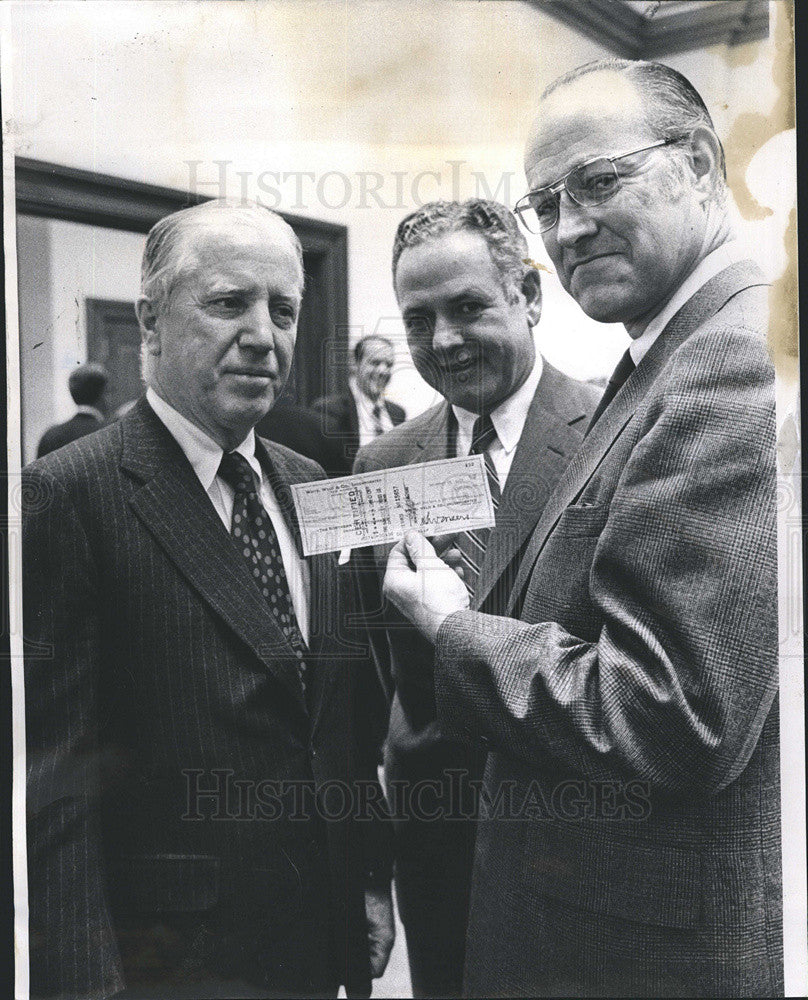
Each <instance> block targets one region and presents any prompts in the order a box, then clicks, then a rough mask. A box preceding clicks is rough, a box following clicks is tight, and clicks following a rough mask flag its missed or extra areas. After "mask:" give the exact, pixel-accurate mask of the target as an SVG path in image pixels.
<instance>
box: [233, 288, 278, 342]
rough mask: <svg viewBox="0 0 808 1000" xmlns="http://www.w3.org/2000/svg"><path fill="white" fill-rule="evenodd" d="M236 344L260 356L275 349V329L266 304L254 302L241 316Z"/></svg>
mask: <svg viewBox="0 0 808 1000" xmlns="http://www.w3.org/2000/svg"><path fill="white" fill-rule="evenodd" d="M238 342H239V346H240V347H244V348H249V349H251V350H253V351H256V352H258V353H262V354H266V353H267V352H268V351H273V350H274V349H275V328H274V326H273V323H272V317H271V316H270V313H269V306H268V304H267V303H266V302H260V301H259V302H254V303H253V304H252V305H251V306H250V308H249V309H248V310H247V311H246V312H245V313H244V314H243V316H242V322H241V325H240V327H239V335H238Z"/></svg>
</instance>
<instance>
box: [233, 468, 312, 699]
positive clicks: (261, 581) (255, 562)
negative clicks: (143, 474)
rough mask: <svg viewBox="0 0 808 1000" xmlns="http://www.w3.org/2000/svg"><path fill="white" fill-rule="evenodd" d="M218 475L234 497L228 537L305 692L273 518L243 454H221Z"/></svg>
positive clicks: (300, 644)
mask: <svg viewBox="0 0 808 1000" xmlns="http://www.w3.org/2000/svg"><path fill="white" fill-rule="evenodd" d="M219 475H220V476H221V478H222V479H223V480H224V481H225V482H226V483H227V484H228V485H229V486H232V488H233V491H234V494H235V495H234V497H233V519H232V522H231V527H230V534H231V536H232V538H233V541H234V542H236V544H237V545H238V547H239V550H240V551H241V554H242V555H243V556H244V558H245V559H246V560H247V563H248V565H249V567H250V570H251V571H252V575H253V579H254V580H255V583H256V585H257V586H258V588H259V590H260V591H261V593H262V594H263V595H264V597H265V598H266V600H267V603H268V605H269V607H270V610H271V611H272V614H273V615H274V616H275V620H276V621H277V623H278V625H279V626H280V627H281V629H282V631H283V634H284V635H285V636H286V638H287V640H288V642H289V645H290V646H291V647H292V649H293V650H294V652H295V657H296V658H297V670H298V675H299V677H300V683H301V685H302V686H303V690H304V692H305V690H306V660H305V657H306V653H307V649H306V644H305V642H304V641H303V636H302V635H301V634H300V628H299V627H298V624H297V618H296V617H295V609H294V605H293V604H292V594H291V592H290V590H289V582H288V580H287V579H286V571H285V570H284V568H283V559H282V558H281V550H280V546H279V545H278V536H277V535H276V534H275V528H274V527H273V524H272V519H271V518H270V516H269V514H268V513H267V512H266V510H265V509H264V505H263V504H262V503H261V501H260V500H259V498H258V492H257V487H256V482H255V476H254V475H253V470H252V469H251V468H250V464H249V462H248V461H247V459H246V458H244V456H243V455H240V454H239V453H238V452H235V451H231V452H225V454H224V455H222V461H221V464H220V465H219Z"/></svg>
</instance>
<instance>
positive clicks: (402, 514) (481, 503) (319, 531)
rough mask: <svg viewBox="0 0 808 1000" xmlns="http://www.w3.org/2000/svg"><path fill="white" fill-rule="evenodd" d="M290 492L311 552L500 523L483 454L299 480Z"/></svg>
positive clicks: (305, 547)
mask: <svg viewBox="0 0 808 1000" xmlns="http://www.w3.org/2000/svg"><path fill="white" fill-rule="evenodd" d="M292 497H293V499H294V504H295V509H296V511H297V519H298V523H299V525H300V534H301V536H302V541H303V553H304V555H307V556H310V555H318V554H320V553H321V552H337V551H339V550H341V549H354V548H360V547H361V546H363V545H383V544H384V543H386V542H397V541H398V540H399V539H400V538H402V537H403V536H404V534H405V532H407V531H409V529H410V528H415V529H416V530H417V531H420V532H422V533H423V534H425V535H449V534H453V533H454V532H457V531H469V530H472V529H474V528H489V527H492V526H493V524H494V505H493V503H492V502H491V491H490V489H489V487H488V476H487V475H486V471H485V461H484V459H483V456H482V455H469V456H467V457H466V458H447V459H443V460H440V461H437V462H424V463H423V464H422V465H403V466H399V467H398V468H395V469H381V470H379V471H378V472H363V473H362V474H361V475H359V476H344V477H343V478H341V479H321V480H318V481H317V482H314V483H297V484H295V485H293V486H292Z"/></svg>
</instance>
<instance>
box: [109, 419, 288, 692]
mask: <svg viewBox="0 0 808 1000" xmlns="http://www.w3.org/2000/svg"><path fill="white" fill-rule="evenodd" d="M122 432H123V453H122V458H121V467H122V469H123V470H124V471H125V472H128V473H130V474H132V475H134V476H135V477H137V478H138V479H140V480H141V482H142V485H141V486H140V488H139V489H138V490H137V491H136V492H135V493H134V494H133V496H132V497H131V498H130V504H131V506H132V507H133V509H134V511H135V513H136V514H137V516H138V517H139V518H140V519H141V521H142V522H143V523H144V525H145V526H146V528H147V529H148V530H149V531H150V532H151V534H152V535H153V536H154V537H155V538H156V540H157V541H158V543H159V544H160V546H161V547H162V548H163V550H164V551H165V552H166V554H167V555H168V557H169V558H170V559H171V560H172V561H173V562H174V564H175V565H176V566H177V568H178V569H179V571H180V572H181V573H182V574H183V576H184V577H185V579H186V580H187V581H188V583H189V584H190V585H191V586H192V587H193V588H194V590H196V591H197V593H198V594H199V595H200V596H201V597H202V598H203V600H205V601H206V603H207V604H208V605H209V606H210V607H211V608H212V610H213V611H214V612H215V613H216V614H217V615H218V616H219V617H220V618H222V619H223V621H225V622H226V624H227V625H228V626H229V627H230V628H231V629H232V630H233V631H234V632H235V633H236V635H238V637H239V638H240V639H241V640H242V641H243V642H245V643H246V645H247V646H248V647H249V648H250V649H251V650H252V651H253V653H255V655H256V656H257V657H258V659H259V660H261V661H262V662H263V663H264V665H265V666H266V668H267V669H268V670H269V671H270V672H271V673H272V674H273V675H274V676H276V677H277V678H278V680H279V681H280V682H281V683H282V684H283V685H284V686H285V687H286V688H287V689H288V690H289V692H290V693H291V694H292V696H293V697H294V698H295V700H296V701H297V702H298V703H299V704H300V705H301V707H304V706H303V699H302V694H301V691H300V682H299V679H298V677H297V670H296V667H295V665H294V662H293V659H294V654H293V651H292V649H291V647H290V646H289V644H288V642H287V640H286V637H285V636H284V634H283V632H282V631H281V629H280V628H279V626H278V625H277V623H276V622H275V619H274V616H273V615H272V614H271V613H270V612H269V609H268V608H267V605H266V602H265V600H264V598H263V596H262V595H261V593H260V591H259V590H258V588H257V587H256V586H255V583H254V581H253V579H252V576H251V575H250V571H249V568H248V566H247V563H246V561H245V560H244V559H243V558H242V557H241V555H240V553H239V552H238V550H237V549H236V547H235V545H234V544H233V541H232V539H231V538H230V536H229V534H228V532H227V530H226V529H225V527H224V525H223V524H222V522H221V520H220V519H219V516H218V515H217V513H216V511H215V509H214V507H213V504H212V503H211V502H210V499H209V497H208V495H207V494H206V493H205V491H204V489H203V488H202V485H201V483H200V482H199V480H198V479H197V477H196V474H195V473H194V470H193V469H192V467H191V465H190V463H189V462H188V460H187V458H186V457H185V454H184V453H183V451H182V449H181V448H180V446H179V445H178V444H177V442H176V441H175V440H174V438H173V437H172V435H171V434H170V433H169V431H168V430H167V429H166V427H165V426H164V425H163V423H162V422H161V421H160V420H159V418H158V417H157V416H156V415H155V414H154V412H153V411H152V409H151V407H150V406H149V405H148V403H147V402H146V401H145V399H142V400H141V401H140V402H139V403H138V404H137V405H136V406H135V407H134V408H133V409H132V410H131V411H130V413H129V414H127V415H126V416H125V417H124V418H123V420H122Z"/></svg>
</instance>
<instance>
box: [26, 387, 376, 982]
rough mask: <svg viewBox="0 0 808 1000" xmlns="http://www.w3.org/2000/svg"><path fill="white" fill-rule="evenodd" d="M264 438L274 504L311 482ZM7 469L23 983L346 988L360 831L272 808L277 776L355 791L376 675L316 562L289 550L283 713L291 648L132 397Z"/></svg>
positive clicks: (158, 430) (369, 872)
mask: <svg viewBox="0 0 808 1000" xmlns="http://www.w3.org/2000/svg"><path fill="white" fill-rule="evenodd" d="M264 447H265V448H266V453H267V455H268V457H269V460H270V462H271V467H272V470H273V472H274V475H275V477H276V479H277V483H276V484H275V485H276V489H275V491H276V493H277V494H278V497H279V500H280V502H281V504H282V506H283V505H284V503H285V501H286V499H287V497H286V496H284V491H285V490H287V491H288V484H291V483H294V482H300V481H307V480H310V479H314V478H322V477H323V472H322V470H321V469H320V468H319V466H317V465H315V463H313V462H311V461H309V460H308V459H305V458H303V457H302V456H300V455H297V454H296V453H294V452H292V451H289V450H288V449H286V448H283V447H282V446H279V445H274V444H271V443H269V442H264ZM24 482H25V496H26V501H27V503H26V510H25V515H24V550H23V557H24V588H25V589H24V621H25V636H26V642H27V648H26V671H25V685H26V726H27V746H28V766H29V784H28V833H29V837H28V866H29V904H30V935H31V981H32V996H52V995H58V996H60V997H93V998H95V997H107V996H111V995H112V994H114V993H115V992H116V991H117V990H119V989H121V988H123V987H124V986H127V987H129V988H130V989H132V988H133V987H135V988H136V986H137V983H138V980H139V979H141V978H143V977H144V976H146V975H147V976H150V977H151V980H150V981H154V980H156V981H157V982H158V983H159V982H161V981H162V980H161V976H162V975H163V972H162V971H161V969H162V965H161V962H162V963H164V966H165V977H166V978H165V982H164V983H163V989H162V992H161V993H160V995H161V996H164V997H170V996H172V995H173V994H172V979H171V977H173V976H174V975H175V973H177V966H178V964H179V966H181V971H182V970H184V972H183V974H186V975H187V974H188V972H189V969H190V971H191V972H192V973H194V974H195V975H199V976H202V977H203V979H204V977H205V976H206V975H208V974H210V975H211V976H212V975H215V976H217V977H218V978H220V979H222V980H230V979H243V980H248V981H250V982H253V983H258V984H259V985H262V986H265V987H266V990H267V995H276V994H277V993H283V994H284V995H289V994H292V995H295V994H296V995H308V996H315V995H318V994H320V993H322V992H324V991H325V992H328V990H329V989H331V988H332V987H333V994H332V995H335V994H336V982H343V983H345V984H346V985H347V989H348V993H349V995H352V994H353V995H365V996H367V995H369V992H370V975H369V962H368V950H367V929H366V922H365V913H364V899H363V890H364V888H365V886H366V884H367V882H366V879H368V878H372V877H373V876H374V872H375V876H376V877H378V876H379V873H380V871H381V870H382V869H383V867H384V865H385V863H387V866H388V867H389V859H387V858H386V857H385V855H386V853H387V852H386V848H385V847H384V843H383V839H382V837H381V835H380V832H379V828H380V826H381V824H373V823H352V822H351V819H350V817H347V818H346V817H345V816H344V815H341V814H340V812H339V809H338V808H337V807H335V804H334V803H333V802H332V803H331V804H330V805H328V807H327V808H328V811H329V815H330V816H332V817H333V821H331V822H324V821H323V820H322V819H318V817H317V815H316V814H315V811H314V809H313V807H312V804H311V797H310V796H309V798H298V799H297V803H298V804H297V807H296V812H297V816H298V819H297V820H295V819H293V818H292V813H293V812H294V811H295V802H294V801H293V800H292V799H290V798H289V795H286V797H285V798H284V797H283V796H284V791H283V788H282V786H281V785H280V783H281V782H298V783H300V784H299V786H298V793H291V794H299V795H301V796H302V795H305V794H306V793H305V792H304V791H302V789H305V787H309V788H310V789H312V790H313V789H314V788H322V787H324V786H326V785H327V783H332V784H333V783H334V782H341V783H343V788H344V787H345V786H346V783H349V782H353V781H354V780H356V779H357V778H365V779H367V780H368V782H375V760H374V755H373V751H372V748H371V747H370V744H369V741H368V740H365V739H364V738H363V737H362V733H363V724H364V723H363V720H364V718H365V716H366V715H367V713H366V712H365V711H364V710H363V709H362V708H361V706H360V705H359V704H358V699H361V697H362V692H364V691H367V690H368V688H369V681H372V680H373V678H374V677H375V672H374V671H373V668H372V666H369V665H368V661H367V659H363V658H362V657H357V649H356V647H355V646H352V645H351V643H350V636H349V635H347V634H346V635H343V630H342V617H341V616H342V615H343V614H344V613H345V612H346V610H347V607H348V605H347V604H346V596H345V595H346V587H347V582H348V581H347V579H346V575H345V574H343V573H342V571H338V569H337V566H336V559H335V557H333V556H332V555H327V556H317V557H314V558H313V559H311V560H310V569H311V594H312V597H311V600H312V615H311V624H312V628H311V632H312V636H311V641H310V649H311V656H310V662H311V664H312V666H311V671H310V674H309V677H308V685H307V687H308V691H307V694H308V705H306V704H305V703H304V699H303V695H302V690H301V687H300V684H299V680H298V677H297V667H296V665H295V659H294V651H293V650H292V649H291V647H290V646H289V644H288V642H287V640H286V638H285V637H284V635H283V633H282V632H281V630H280V628H279V627H278V625H277V624H276V622H275V619H274V617H273V616H272V615H271V614H270V613H269V611H268V609H267V606H266V603H265V601H264V598H263V596H262V595H261V592H260V590H259V589H258V588H257V587H256V586H255V584H254V582H253V579H252V577H251V575H250V572H249V569H248V566H247V563H246V561H245V560H244V559H243V558H242V556H241V553H240V552H239V551H238V550H237V549H236V547H235V546H234V544H233V542H232V540H231V538H230V537H229V536H228V533H227V531H226V530H225V528H224V526H223V525H222V523H221V521H220V520H219V518H218V516H217V514H216V512H215V510H214V508H213V505H212V504H211V503H210V500H209V498H208V497H207V495H206V494H205V492H204V490H203V489H202V487H201V485H200V483H199V481H198V479H197V477H196V475H195V473H194V471H193V469H192V468H191V465H190V464H189V462H188V461H187V459H186V457H185V455H184V454H183V452H182V451H181V449H180V448H179V446H178V445H177V443H176V441H175V440H174V438H173V437H172V436H171V434H170V433H169V432H168V431H167V430H166V428H165V427H164V425H163V424H162V423H161V422H160V421H159V419H158V418H157V417H156V416H155V414H154V412H153V411H152V410H151V408H150V407H149V406H148V404H147V403H146V401H145V400H141V401H140V402H139V403H138V404H137V405H136V406H135V407H134V408H133V410H132V411H130V413H128V414H127V415H126V416H125V417H124V418H123V419H122V420H121V421H120V422H118V423H116V424H113V425H110V426H109V427H107V428H105V429H104V430H102V431H100V432H98V433H96V434H93V435H90V436H89V437H85V438H83V439H81V440H80V441H77V442H75V443H73V444H71V445H68V446H67V447H66V448H63V449H60V450H59V451H57V452H55V453H53V454H52V455H49V456H48V457H46V458H43V459H41V460H39V461H37V462H35V463H34V464H32V465H31V466H29V467H28V468H27V469H26V470H25V471H24ZM290 523H291V524H292V527H293V528H294V523H293V522H290ZM363 664H365V665H367V667H368V673H369V674H372V675H373V676H372V677H370V678H366V677H360V674H361V671H362V665H363ZM288 787H289V786H288V785H287V788H288ZM205 793H211V794H205ZM378 797H379V798H380V797H381V789H378ZM307 816H308V817H309V818H308V819H307V818H306V817H307ZM177 953H178V954H177ZM144 963H145V965H144ZM189 963H190V964H189ZM201 988H202V987H200V989H201ZM135 991H136V989H135ZM182 995H183V996H187V995H190V994H189V993H188V992H187V987H186V992H185V993H183V994H182Z"/></svg>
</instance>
